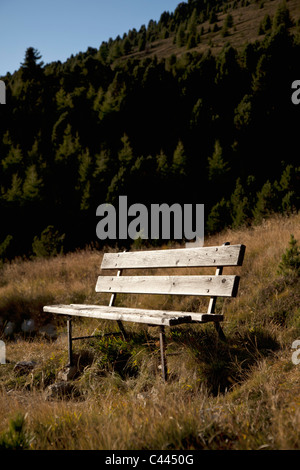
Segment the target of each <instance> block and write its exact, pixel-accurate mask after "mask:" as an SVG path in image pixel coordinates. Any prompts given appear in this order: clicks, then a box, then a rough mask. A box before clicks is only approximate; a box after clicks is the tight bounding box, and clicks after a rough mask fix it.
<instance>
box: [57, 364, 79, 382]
mask: <svg viewBox="0 0 300 470" xmlns="http://www.w3.org/2000/svg"><path fill="white" fill-rule="evenodd" d="M77 372H78V369H77V367H76V366H69V367H65V368H64V369H63V370H61V371H60V372H59V373H58V376H57V377H58V379H59V380H61V381H63V382H67V381H68V380H72V379H73V378H74V377H75V375H76V374H77Z"/></svg>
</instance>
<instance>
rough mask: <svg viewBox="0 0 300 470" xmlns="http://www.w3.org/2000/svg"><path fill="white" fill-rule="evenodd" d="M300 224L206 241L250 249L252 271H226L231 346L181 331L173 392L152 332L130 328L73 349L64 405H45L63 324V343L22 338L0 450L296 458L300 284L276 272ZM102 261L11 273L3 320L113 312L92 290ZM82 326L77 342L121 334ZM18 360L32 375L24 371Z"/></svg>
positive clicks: (4, 286) (1, 412)
mask: <svg viewBox="0 0 300 470" xmlns="http://www.w3.org/2000/svg"><path fill="white" fill-rule="evenodd" d="M299 222H300V217H299V215H295V216H292V217H289V218H288V217H277V216H276V217H273V218H271V219H269V220H267V221H265V222H264V223H263V224H261V225H258V226H253V227H250V228H242V229H239V230H227V231H224V232H223V233H221V234H218V235H216V236H214V237H210V238H208V239H207V240H206V242H205V244H206V245H219V244H222V243H223V242H225V241H230V242H231V243H232V244H234V243H243V244H245V245H246V255H245V261H244V265H243V266H242V267H240V268H238V269H234V270H233V269H232V268H227V269H226V271H227V272H228V273H229V272H233V271H234V272H235V273H237V272H238V271H239V272H238V273H239V274H240V275H241V282H240V291H239V295H238V297H237V298H236V299H233V300H232V301H231V300H230V301H228V302H225V303H224V302H223V301H220V302H219V304H218V305H217V308H218V309H220V310H222V311H223V312H224V314H225V322H224V330H225V334H226V335H227V338H228V341H227V343H222V342H220V341H219V340H218V338H217V336H216V334H215V331H214V329H213V327H212V326H211V325H195V326H192V327H191V326H188V325H186V326H180V327H177V328H173V329H172V330H171V331H169V332H168V334H167V336H168V348H167V360H168V369H169V376H170V380H169V382H168V383H167V384H163V383H162V382H161V380H160V374H159V370H158V364H159V347H158V343H157V340H158V337H157V332H156V329H155V328H154V329H151V328H149V329H148V328H147V327H142V326H140V325H129V324H128V325H126V327H127V329H128V331H129V333H130V339H129V341H128V342H126V343H125V342H124V341H123V340H122V339H121V338H112V339H109V340H108V339H103V338H102V339H101V338H100V339H97V340H93V341H89V342H88V341H82V342H77V343H76V344H75V345H74V348H75V357H76V359H77V363H78V368H79V374H78V376H77V377H76V378H75V379H74V380H73V381H72V382H71V386H70V390H69V391H68V394H67V395H64V396H62V397H61V396H56V395H49V386H51V385H52V384H54V383H56V382H57V381H58V380H59V374H60V371H61V370H62V369H63V368H64V365H65V364H66V362H67V353H66V336H65V329H64V327H63V324H60V326H59V333H60V334H59V336H58V338H57V340H52V341H49V340H46V339H45V338H43V337H40V336H33V337H29V338H24V336H22V334H19V333H18V334H16V336H15V338H13V339H12V340H10V341H8V340H7V344H6V346H7V359H8V361H9V362H8V363H7V364H6V365H3V366H0V395H1V400H0V447H1V446H2V447H4V446H8V447H10V448H13V447H14V446H15V447H16V448H17V447H18V445H25V446H27V448H29V449H224V450H225V449H226V450H227V449H299V447H300V440H299V433H298V430H299V424H300V423H299V421H300V411H299V409H300V408H299V405H300V387H299V381H300V379H299V367H300V366H299V365H295V364H293V363H292V361H291V354H292V352H291V349H290V347H291V344H292V341H293V340H295V339H297V338H299V337H300V310H299V280H297V279H293V280H291V279H286V278H283V277H282V276H280V275H279V274H278V272H277V267H278V264H279V262H280V260H281V256H282V254H283V252H284V251H285V250H286V248H287V247H288V242H289V239H290V235H291V233H293V234H294V236H295V238H296V239H297V240H299V241H300V224H299ZM101 258H102V253H99V252H96V251H93V250H86V251H80V252H78V253H73V254H68V255H65V256H59V257H57V258H53V259H50V260H35V261H21V260H19V261H18V260H16V261H14V262H12V263H10V264H7V265H5V266H4V267H3V269H2V281H1V287H0V312H1V316H2V317H3V318H4V319H5V321H7V319H11V318H14V319H16V321H19V322H20V321H21V320H22V318H24V316H34V318H36V320H37V321H38V322H40V323H42V322H44V321H48V320H49V319H48V318H45V317H44V314H42V306H43V305H44V304H46V303H61V302H62V303H69V302H88V303H90V302H98V303H106V302H107V300H108V299H106V298H103V297H102V296H100V297H98V294H97V295H96V294H95V292H94V286H95V283H96V277H97V274H98V273H99V268H100V264H101ZM176 272H178V271H176ZM173 273H174V271H173ZM123 301H124V299H123V298H122V299H121V300H120V302H123ZM128 302H129V303H130V304H131V305H137V304H144V305H148V306H159V307H162V306H168V307H169V306H171V304H172V308H176V309H182V308H186V309H193V310H194V309H202V308H205V305H204V304H200V302H198V301H197V299H196V300H195V299H194V300H193V302H191V301H190V300H189V299H186V298H175V299H170V298H167V299H162V298H161V297H158V296H155V297H154V299H150V298H148V297H146V296H129V299H128ZM51 320H52V321H54V320H55V319H53V318H52V319H51ZM74 323H75V326H74V329H75V334H77V333H78V334H80V335H81V334H90V333H92V332H93V331H94V330H95V329H97V328H98V330H102V331H108V330H109V329H110V330H111V329H113V328H114V326H113V324H112V323H111V322H100V321H96V320H84V321H80V320H78V322H74ZM20 360H33V361H35V362H36V366H35V368H34V369H33V370H32V371H30V372H28V373H26V374H20V373H17V372H16V371H15V370H14V365H15V363H16V362H17V361H20ZM18 415H19V416H22V417H23V418H24V419H23V421H22V423H23V424H22V426H21V425H20V426H19V428H18V426H17V424H15V427H16V428H17V429H19V434H16V432H15V431H14V432H12V431H11V430H10V429H14V423H17V419H18ZM9 430H10V431H9ZM20 443H21V444H20ZM22 443H23V444H22ZM24 443H25V444H24Z"/></svg>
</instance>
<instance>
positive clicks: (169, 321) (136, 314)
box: [43, 304, 191, 326]
mask: <svg viewBox="0 0 300 470" xmlns="http://www.w3.org/2000/svg"><path fill="white" fill-rule="evenodd" d="M43 310H44V312H49V313H56V314H60V315H71V316H80V317H89V318H99V319H104V320H120V321H125V322H127V321H128V322H137V323H146V324H150V325H167V326H172V325H179V324H181V323H190V322H191V316H190V314H189V313H188V312H171V311H166V310H148V309H140V308H125V307H107V306H105V305H85V306H82V305H76V304H75V305H74V304H72V305H46V306H45V307H44V308H43Z"/></svg>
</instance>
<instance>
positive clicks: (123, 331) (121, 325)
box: [117, 320, 127, 341]
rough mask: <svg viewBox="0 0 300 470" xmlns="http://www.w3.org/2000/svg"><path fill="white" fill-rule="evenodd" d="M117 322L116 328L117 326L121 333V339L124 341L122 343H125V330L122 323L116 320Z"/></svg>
mask: <svg viewBox="0 0 300 470" xmlns="http://www.w3.org/2000/svg"><path fill="white" fill-rule="evenodd" d="M117 322H118V326H119V328H120V331H121V333H122V336H123V339H124V341H125V340H126V338H127V334H126V331H125V328H124V326H123V323H122V322H121V321H120V320H117Z"/></svg>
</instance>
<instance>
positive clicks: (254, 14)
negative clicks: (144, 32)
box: [130, 0, 300, 59]
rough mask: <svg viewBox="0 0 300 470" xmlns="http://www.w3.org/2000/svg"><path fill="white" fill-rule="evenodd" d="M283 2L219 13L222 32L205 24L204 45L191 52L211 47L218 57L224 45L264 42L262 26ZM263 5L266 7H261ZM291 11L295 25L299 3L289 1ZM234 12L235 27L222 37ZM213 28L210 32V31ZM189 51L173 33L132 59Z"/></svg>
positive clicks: (271, 1)
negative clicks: (225, 25) (226, 20)
mask: <svg viewBox="0 0 300 470" xmlns="http://www.w3.org/2000/svg"><path fill="white" fill-rule="evenodd" d="M281 3H282V0H267V1H264V2H257V3H251V4H250V5H248V6H245V7H238V8H235V9H233V10H228V12H226V13H222V14H221V13H219V14H218V21H217V25H218V27H219V30H218V31H217V32H213V26H214V25H213V24H209V22H208V21H205V22H204V23H202V24H201V25H199V26H198V30H200V28H202V26H203V28H204V34H203V35H202V36H201V42H200V43H199V44H198V45H197V47H195V48H193V49H189V52H193V51H198V52H205V51H206V50H207V49H208V48H210V50H211V52H212V53H213V54H218V53H219V52H220V51H221V50H222V48H223V47H224V45H225V44H226V43H228V42H230V44H231V45H232V46H233V47H234V48H236V49H237V50H240V49H241V48H243V47H244V46H245V44H246V43H248V42H254V41H256V40H261V39H263V38H264V35H259V34H258V30H259V25H260V23H261V21H262V20H263V18H264V17H265V15H267V14H268V15H269V16H270V18H271V20H272V18H273V16H274V14H275V12H276V10H277V8H278V5H279V4H281ZM261 5H262V6H261ZM286 5H287V8H288V9H289V12H290V17H291V19H292V20H293V21H294V23H295V22H296V21H297V20H298V19H299V18H300V5H299V1H298V0H289V1H287V2H286ZM228 13H230V14H231V15H232V17H233V27H232V28H230V30H229V35H228V36H226V37H223V36H222V27H223V24H224V20H225V18H226V16H227V14H228ZM209 28H210V30H211V31H210V32H209ZM295 31H296V26H295V25H294V26H293V27H292V29H291V32H293V33H294V32H295ZM186 52H187V48H186V47H181V48H178V46H176V44H174V33H171V35H170V37H169V38H167V39H160V40H158V41H155V42H153V43H152V44H151V47H150V48H147V49H146V51H145V52H134V53H133V54H131V55H130V56H132V57H142V56H144V55H149V56H153V55H156V56H157V58H158V59H161V58H167V57H170V55H172V54H175V55H176V56H178V57H179V56H181V55H183V54H185V53H186Z"/></svg>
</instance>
